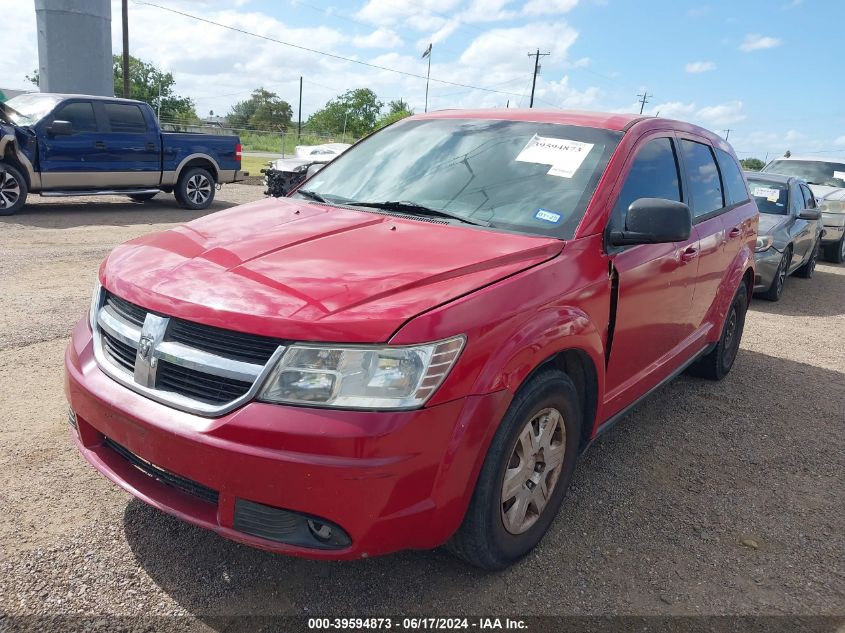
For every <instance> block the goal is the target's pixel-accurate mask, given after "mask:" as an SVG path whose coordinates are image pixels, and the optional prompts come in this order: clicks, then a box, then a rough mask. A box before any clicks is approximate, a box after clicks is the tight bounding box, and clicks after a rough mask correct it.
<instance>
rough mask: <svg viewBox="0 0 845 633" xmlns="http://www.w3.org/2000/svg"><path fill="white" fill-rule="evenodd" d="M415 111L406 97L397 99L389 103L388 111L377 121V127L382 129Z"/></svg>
mask: <svg viewBox="0 0 845 633" xmlns="http://www.w3.org/2000/svg"><path fill="white" fill-rule="evenodd" d="M413 113H414V111H413V110H411V108H410V106H409V105H408V103H407V102H406V101H405V100H404V99H397V100H396V101H391V102H390V103H388V104H387V112H386V113H385V114H383V115H382V116H381V117H380V118H379V120H378V121H376V129H377V130H380V129H381V128H383V127H385V126H386V125H390V124H391V123H396V121H400V120H402V119H404V118H405V117H408V116H411V115H412V114H413Z"/></svg>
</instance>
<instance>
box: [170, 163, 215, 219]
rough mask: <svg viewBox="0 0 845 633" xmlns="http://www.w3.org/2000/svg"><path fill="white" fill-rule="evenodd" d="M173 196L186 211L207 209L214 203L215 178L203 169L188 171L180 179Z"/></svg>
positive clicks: (197, 168) (195, 168)
mask: <svg viewBox="0 0 845 633" xmlns="http://www.w3.org/2000/svg"><path fill="white" fill-rule="evenodd" d="M173 194H174V195H175V196H176V201H177V202H178V203H179V205H180V206H182V207H184V208H186V209H197V210H198V209H207V208H208V207H209V206H210V205H211V203H212V202H213V201H214V177H213V176H212V175H211V174H210V173H209V172H208V170H207V169H203V168H202V167H193V168H191V169H187V170H185V171H184V172H183V173H182V175H181V176H180V177H179V182H177V183H176V189H174V190H173Z"/></svg>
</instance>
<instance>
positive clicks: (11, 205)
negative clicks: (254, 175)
mask: <svg viewBox="0 0 845 633" xmlns="http://www.w3.org/2000/svg"><path fill="white" fill-rule="evenodd" d="M28 193H29V189H28V188H27V186H26V178H24V177H23V174H21V172H20V171H18V170H17V168H16V167H13V166H12V165H9V164H8V163H0V215H13V214H15V213H17V212H18V211H20V210H21V208H22V207H23V205H24V204H26V196H27V194H28Z"/></svg>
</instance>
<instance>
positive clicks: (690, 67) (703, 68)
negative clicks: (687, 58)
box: [684, 62, 716, 73]
mask: <svg viewBox="0 0 845 633" xmlns="http://www.w3.org/2000/svg"><path fill="white" fill-rule="evenodd" d="M684 68H685V70H686V71H687V72H688V73H706V72H707V71H708V70H716V64H714V63H713V62H690V63H689V64H687V65H686V66H685V67H684Z"/></svg>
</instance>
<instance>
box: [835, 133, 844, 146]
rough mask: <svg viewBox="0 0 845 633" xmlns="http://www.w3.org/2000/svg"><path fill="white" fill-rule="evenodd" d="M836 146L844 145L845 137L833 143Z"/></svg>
mask: <svg viewBox="0 0 845 633" xmlns="http://www.w3.org/2000/svg"><path fill="white" fill-rule="evenodd" d="M833 142H834V143H836V144H837V145H845V135H843V136H840V137H838V138H837V139H836V140H835V141H833Z"/></svg>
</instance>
